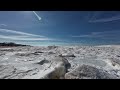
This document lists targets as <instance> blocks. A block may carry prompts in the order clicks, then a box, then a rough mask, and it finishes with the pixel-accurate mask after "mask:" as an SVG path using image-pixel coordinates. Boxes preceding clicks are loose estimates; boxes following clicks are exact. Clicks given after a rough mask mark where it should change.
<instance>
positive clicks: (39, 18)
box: [33, 11, 41, 20]
mask: <svg viewBox="0 0 120 90" xmlns="http://www.w3.org/2000/svg"><path fill="white" fill-rule="evenodd" d="M33 13H34V14H35V16H36V17H37V18H38V20H41V17H40V16H39V15H38V14H37V13H36V12H35V11H33Z"/></svg>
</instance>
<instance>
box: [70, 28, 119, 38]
mask: <svg viewBox="0 0 120 90" xmlns="http://www.w3.org/2000/svg"><path fill="white" fill-rule="evenodd" d="M71 37H73V38H101V39H118V38H120V30H115V31H103V32H91V33H90V34H87V35H74V36H71Z"/></svg>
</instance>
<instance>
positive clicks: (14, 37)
mask: <svg viewBox="0 0 120 90" xmlns="http://www.w3.org/2000/svg"><path fill="white" fill-rule="evenodd" d="M0 38H3V39H9V40H24V41H32V40H54V39H50V38H34V37H27V38H26V37H22V36H20V37H19V36H5V35H0Z"/></svg>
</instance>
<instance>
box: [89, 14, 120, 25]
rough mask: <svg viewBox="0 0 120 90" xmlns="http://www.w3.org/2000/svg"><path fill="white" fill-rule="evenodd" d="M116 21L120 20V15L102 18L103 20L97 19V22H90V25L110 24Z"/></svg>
mask: <svg viewBox="0 0 120 90" xmlns="http://www.w3.org/2000/svg"><path fill="white" fill-rule="evenodd" d="M115 20H120V15H118V16H113V17H110V18H102V19H95V20H90V21H89V22H90V23H97V22H110V21H115Z"/></svg>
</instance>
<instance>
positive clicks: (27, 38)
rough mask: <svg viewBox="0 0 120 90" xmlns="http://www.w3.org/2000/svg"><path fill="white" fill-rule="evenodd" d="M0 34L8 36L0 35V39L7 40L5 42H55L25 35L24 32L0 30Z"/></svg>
mask: <svg viewBox="0 0 120 90" xmlns="http://www.w3.org/2000/svg"><path fill="white" fill-rule="evenodd" d="M0 32H4V33H7V34H9V35H7V36H6V35H0V38H2V39H7V40H24V41H32V40H37V41H39V40H55V39H52V38H47V37H45V36H41V35H36V34H30V33H25V32H20V31H14V30H9V29H0ZM13 34H14V35H13Z"/></svg>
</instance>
